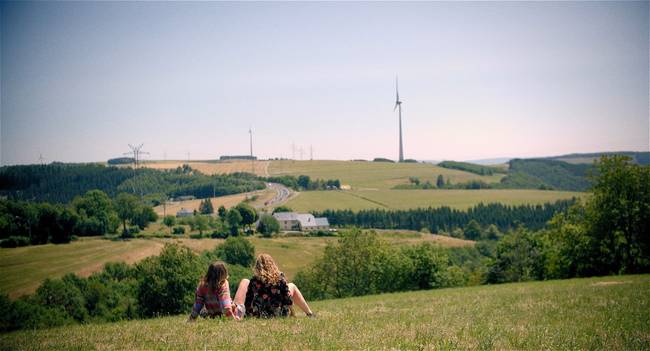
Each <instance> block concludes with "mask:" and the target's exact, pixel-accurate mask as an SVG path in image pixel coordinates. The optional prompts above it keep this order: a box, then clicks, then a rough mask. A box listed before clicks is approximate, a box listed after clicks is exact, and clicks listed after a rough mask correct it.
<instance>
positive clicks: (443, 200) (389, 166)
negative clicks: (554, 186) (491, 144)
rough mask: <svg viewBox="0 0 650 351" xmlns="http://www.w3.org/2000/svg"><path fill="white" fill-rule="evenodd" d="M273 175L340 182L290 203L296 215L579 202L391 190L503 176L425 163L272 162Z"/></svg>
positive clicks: (547, 196) (528, 193)
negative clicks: (336, 188)
mask: <svg viewBox="0 0 650 351" xmlns="http://www.w3.org/2000/svg"><path fill="white" fill-rule="evenodd" d="M269 173H270V174H271V175H284V174H289V175H301V174H304V175H308V176H310V177H312V178H321V179H340V180H341V183H342V185H343V186H342V188H344V189H349V190H344V191H306V192H302V193H300V195H299V196H297V197H295V198H293V199H292V200H290V201H289V202H288V204H287V205H288V206H289V207H291V208H293V209H294V210H298V211H322V210H325V209H352V210H362V209H372V208H384V209H408V208H417V207H429V206H431V207H440V206H450V207H452V208H457V209H466V208H468V207H471V206H473V205H476V204H478V203H481V202H483V203H490V202H500V203H504V204H510V205H515V204H541V203H545V202H553V201H556V200H560V199H570V198H572V197H580V196H582V194H581V193H576V192H563V191H556V192H549V191H542V190H538V189H530V188H531V187H528V188H529V189H527V190H512V189H507V190H492V189H481V190H465V189H427V190H423V189H395V187H396V186H398V185H408V184H409V183H410V178H417V179H418V180H419V181H420V182H421V183H425V182H430V183H432V184H435V183H436V179H437V178H438V176H439V175H442V176H443V178H444V179H445V180H447V179H448V180H449V181H450V182H451V183H453V184H456V183H466V182H470V181H481V182H485V183H493V184H499V183H500V182H501V180H502V179H503V177H504V176H505V175H504V174H501V173H493V174H492V175H479V174H474V173H471V172H466V171H462V170H457V169H447V168H444V167H438V166H435V165H432V164H429V163H388V162H363V161H291V160H285V161H272V162H271V164H270V165H269Z"/></svg>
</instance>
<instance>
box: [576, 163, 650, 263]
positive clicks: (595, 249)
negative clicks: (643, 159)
mask: <svg viewBox="0 0 650 351" xmlns="http://www.w3.org/2000/svg"><path fill="white" fill-rule="evenodd" d="M630 161H631V160H630V158H629V157H626V156H611V157H607V156H603V157H602V158H601V159H600V162H599V163H598V164H597V168H598V170H597V174H598V176H597V177H596V178H595V181H594V186H593V196H592V197H591V198H589V200H588V202H587V205H586V214H585V215H586V218H585V219H586V221H587V231H588V233H589V236H590V237H591V252H592V254H591V257H593V258H594V267H593V271H592V272H589V273H590V274H598V275H600V274H620V273H641V272H648V271H650V166H639V165H636V164H633V163H631V162H630Z"/></svg>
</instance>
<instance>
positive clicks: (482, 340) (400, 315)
mask: <svg viewBox="0 0 650 351" xmlns="http://www.w3.org/2000/svg"><path fill="white" fill-rule="evenodd" d="M311 306H312V309H313V310H314V311H316V312H317V313H318V318H317V319H313V320H312V319H307V318H304V317H302V316H300V317H298V318H287V319H273V320H259V319H246V320H244V321H243V322H235V321H225V320H219V319H217V320H200V321H198V322H197V323H194V324H187V323H185V322H184V320H185V318H186V316H173V317H164V318H157V319H150V320H139V321H125V322H118V323H110V324H90V325H78V326H69V327H58V328H53V329H49V330H36V331H29V330H25V331H18V332H13V333H9V334H4V335H2V337H0V349H5V350H12V349H21V350H30V349H32V350H36V349H38V350H58V349H100V350H108V349H126V350H136V349H137V350H140V349H165V350H166V349H183V350H185V349H193V350H197V349H201V350H223V349H235V350H239V349H243V350H249V349H276V350H277V349H282V350H289V349H290V350H303V349H332V350H333V349H407V350H438V349H443V350H445V349H447V350H448V349H481V350H485V349H499V350H502V349H507V350H540V349H563V350H564V349H598V350H643V349H648V348H650V314H648V313H647V311H649V310H650V275H635V276H613V277H604V278H590V279H571V280H563V281H547V282H530V283H515V284H503V285H491V286H476V287H468V288H455V289H441V290H430V291H417V292H408V293H397V294H384V295H374V296H365V297H358V298H348V299H340V300H327V301H319V302H313V303H312V304H311Z"/></svg>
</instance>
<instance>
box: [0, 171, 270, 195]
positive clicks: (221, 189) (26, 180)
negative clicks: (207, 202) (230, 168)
mask: <svg viewBox="0 0 650 351" xmlns="http://www.w3.org/2000/svg"><path fill="white" fill-rule="evenodd" d="M264 187H265V186H264V182H263V180H262V179H259V178H258V177H257V176H255V175H252V174H247V173H234V174H223V175H212V176H208V175H205V174H203V173H201V172H198V171H196V170H193V169H192V168H191V167H190V166H188V165H183V167H178V168H177V169H174V170H157V169H150V168H139V169H136V170H134V169H133V168H128V167H114V166H108V167H107V166H104V165H101V164H64V163H51V164H48V165H26V166H5V167H1V168H0V195H2V196H5V197H7V198H9V199H14V200H25V201H35V202H51V203H62V204H65V203H68V202H70V201H72V199H74V197H75V196H79V195H83V194H85V193H86V192H87V191H89V190H93V189H98V190H101V191H103V192H104V193H106V194H107V195H108V196H109V197H111V198H112V197H115V196H117V194H118V193H121V192H127V193H131V194H134V195H138V196H143V197H144V198H145V199H147V200H149V201H151V202H153V201H160V199H161V198H168V197H177V196H182V195H192V196H195V197H197V198H206V197H212V196H221V195H230V194H236V193H242V192H248V191H254V190H259V189H264Z"/></svg>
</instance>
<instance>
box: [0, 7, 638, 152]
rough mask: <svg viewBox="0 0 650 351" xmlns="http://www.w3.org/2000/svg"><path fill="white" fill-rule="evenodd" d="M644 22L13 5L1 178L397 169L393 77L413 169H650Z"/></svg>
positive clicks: (535, 15) (588, 14)
mask: <svg viewBox="0 0 650 351" xmlns="http://www.w3.org/2000/svg"><path fill="white" fill-rule="evenodd" d="M648 10H649V4H648V3H647V2H623V3H601V2H598V3H582V2H567V3H478V4H474V3H472V4H470V3H403V4H394V3H345V4H341V3H2V4H0V12H1V19H2V21H1V22H2V23H1V32H2V35H1V37H0V40H1V41H2V43H1V45H2V46H1V49H2V50H1V66H0V80H1V83H2V84H1V85H2V86H1V95H2V96H1V106H0V109H1V111H0V113H1V118H2V119H1V123H0V129H1V131H0V133H1V137H2V142H1V143H0V147H1V150H0V164H1V165H11V164H36V163H39V162H40V161H39V156H40V155H41V154H42V156H43V157H44V158H45V162H46V163H51V162H53V161H58V162H105V161H106V160H108V159H110V158H115V157H123V156H124V155H123V153H125V152H127V151H128V146H127V144H129V143H131V144H134V143H135V144H140V143H144V148H143V149H144V150H145V151H148V152H150V153H151V155H150V156H149V157H145V158H143V161H147V160H163V159H165V160H186V159H187V158H188V157H187V154H188V152H189V154H190V156H191V157H190V159H191V160H212V159H217V158H218V157H219V156H221V155H247V154H248V153H249V150H248V147H249V144H248V142H249V140H248V129H249V128H252V131H253V153H254V154H255V155H256V156H258V157H259V158H262V159H271V158H292V146H291V145H292V144H295V145H296V146H297V147H302V148H303V150H304V155H306V156H304V157H303V159H305V160H307V159H309V149H310V146H312V145H313V149H314V159H318V160H325V159H332V160H353V159H368V160H372V159H373V158H375V157H385V158H389V159H393V160H396V159H397V155H398V131H397V114H396V112H394V111H393V105H394V100H395V90H394V80H395V75H399V80H400V98H401V99H402V100H403V102H404V104H403V109H404V111H403V128H404V158H405V159H417V160H427V161H432V160H459V161H468V160H469V161H471V160H485V159H494V158H534V157H552V156H560V155H566V154H572V153H597V152H607V151H606V150H615V151H614V152H617V151H618V150H630V151H635V152H647V151H650V122H649V116H648V113H649V112H648V109H649V108H650V88H649V80H650V73H649V72H650V69H649V66H648V65H649V62H650V59H649V57H650V54H649V52H650V47H649V45H650V44H649V41H650V35H649V33H648V28H649V27H650V23H649V22H650V21H649V15H648ZM394 22H396V24H394V25H385V24H386V23H394ZM504 155H505V156H504ZM297 158H299V153H298V149H296V156H295V157H294V159H297Z"/></svg>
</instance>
